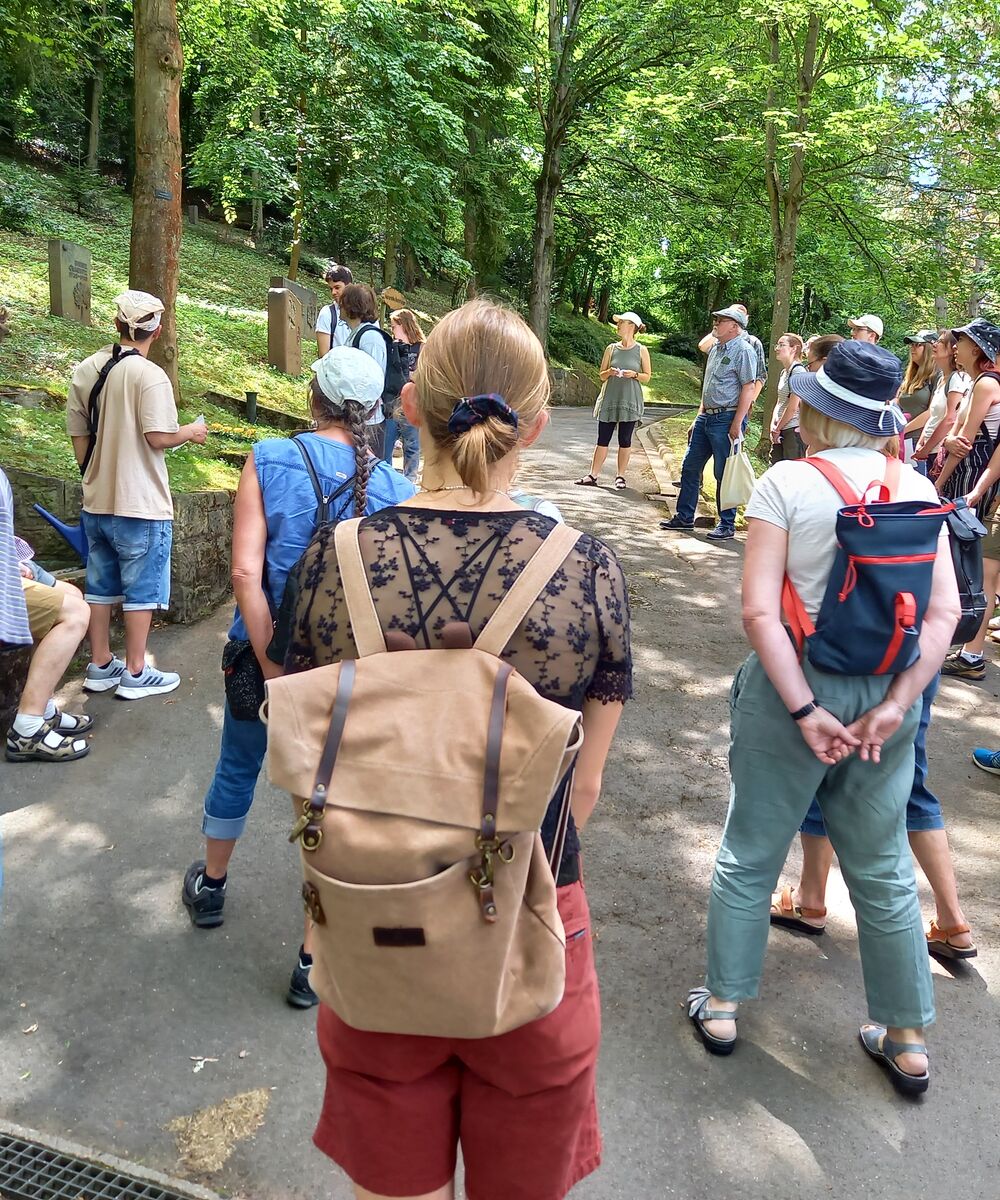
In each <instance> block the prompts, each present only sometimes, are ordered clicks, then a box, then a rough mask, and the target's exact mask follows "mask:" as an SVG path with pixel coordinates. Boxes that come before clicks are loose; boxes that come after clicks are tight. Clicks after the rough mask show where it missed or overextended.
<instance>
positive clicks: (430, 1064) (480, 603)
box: [267, 300, 632, 1200]
mask: <svg viewBox="0 0 1000 1200" xmlns="http://www.w3.org/2000/svg"><path fill="white" fill-rule="evenodd" d="M548 394H549V383H548V375H547V371H546V364H545V357H544V354H543V352H542V348H541V345H540V344H539V342H538V340H537V339H536V338H535V336H534V334H533V333H532V332H531V331H530V329H529V328H528V326H527V325H526V324H525V322H524V321H523V320H522V319H521V317H519V316H518V315H517V314H515V313H513V312H511V311H510V310H508V309H505V308H503V307H501V306H499V305H497V304H494V303H492V302H489V301H485V300H475V301H472V302H470V303H468V304H466V305H464V306H463V307H462V308H460V309H457V310H456V311H454V312H451V313H449V314H448V315H447V316H446V317H445V318H444V319H443V320H442V321H441V322H440V324H439V325H438V326H437V327H436V328H435V329H434V331H433V332H432V333H431V334H430V336H429V337H428V340H427V342H426V343H425V346H424V350H423V353H422V354H421V357H420V361H419V364H418V366H417V369H416V371H415V372H414V377H413V380H412V381H411V382H409V383H408V384H407V385H406V387H405V389H404V391H403V395H402V405H403V411H404V412H405V414H406V417H407V419H408V420H409V421H411V422H412V423H413V424H414V425H416V426H418V427H420V429H421V436H422V439H423V444H424V450H425V466H424V472H423V485H424V490H422V491H420V492H418V493H417V494H416V495H415V496H414V497H413V498H412V499H411V500H408V501H406V502H405V503H404V504H401V505H399V506H397V507H394V508H389V509H386V510H384V511H383V512H381V513H379V514H377V515H375V516H372V517H366V518H365V519H363V520H361V521H359V522H345V523H343V525H342V529H341V533H339V534H337V533H336V531H335V530H333V529H332V528H331V529H330V530H325V531H321V532H320V533H319V534H318V535H317V537H316V538H315V539H314V541H313V543H312V545H311V546H310V547H309V549H308V550H307V551H306V554H305V556H304V558H303V561H302V564H301V568H300V574H299V579H300V584H301V590H300V592H299V598H298V603H297V607H296V611H295V614H294V617H293V618H292V619H291V621H290V624H289V628H288V629H286V630H285V631H284V635H285V637H286V640H287V655H286V659H285V665H286V671H287V673H286V675H285V677H284V678H283V679H281V680H279V681H277V682H275V683H272V684H269V686H268V702H267V707H268V723H269V743H268V745H269V754H270V755H271V756H272V757H271V779H272V782H273V783H276V784H277V785H278V786H279V787H283V788H285V789H286V790H288V791H290V792H292V794H293V796H294V797H295V798H296V813H299V812H300V811H301V814H302V815H301V816H300V817H299V820H298V822H297V823H296V826H295V828H294V829H293V831H292V833H293V837H294V838H296V839H298V840H300V842H301V847H302V856H303V861H304V871H305V878H306V882H305V884H304V887H303V895H304V898H305V900H306V904H307V908H308V909H309V911H310V912H311V913H312V914H313V917H314V920H316V921H317V922H318V924H317V927H316V944H317V948H316V950H315V962H316V968H315V970H314V986H315V988H316V990H317V992H318V993H319V996H320V999H321V1007H320V1014H319V1021H318V1037H319V1043H320V1049H321V1051H322V1054H323V1057H324V1059H325V1062H326V1067H327V1083H326V1097H325V1101H324V1105H323V1112H322V1116H321V1117H320V1121H319V1125H318V1128H317V1130H316V1132H315V1135H314V1140H315V1142H316V1145H317V1146H318V1147H319V1148H320V1149H321V1150H323V1151H324V1153H326V1154H328V1155H329V1156H330V1157H331V1158H332V1159H333V1160H334V1161H335V1162H337V1163H338V1164H339V1165H340V1166H341V1167H342V1168H343V1169H344V1170H345V1171H346V1172H347V1174H348V1175H349V1176H350V1177H351V1179H352V1180H353V1182H354V1185H355V1189H356V1195H357V1196H358V1197H359V1200H380V1198H381V1197H389V1196H393V1197H411V1198H419V1200H452V1198H453V1197H454V1195H455V1185H454V1173H455V1165H456V1158H457V1149H458V1146H459V1144H461V1147H462V1157H463V1161H464V1165H465V1179H466V1188H467V1190H468V1194H469V1195H470V1196H475V1197H476V1200H508V1198H509V1197H510V1196H513V1195H515V1194H516V1195H522V1194H523V1195H527V1194H528V1192H527V1191H525V1190H524V1188H525V1181H526V1180H530V1181H531V1183H530V1195H531V1196H532V1197H533V1198H535V1200H561V1198H562V1197H563V1196H565V1195H566V1193H567V1192H568V1191H569V1190H570V1188H572V1187H573V1185H574V1184H576V1183H577V1182H578V1181H579V1180H580V1179H582V1178H584V1177H585V1176H586V1175H588V1174H589V1173H590V1172H592V1171H594V1170H595V1169H596V1168H597V1166H598V1165H599V1162H600V1155H601V1144H600V1134H599V1130H598V1125H597V1111H596V1104H595V1090H594V1080H595V1072H596V1066H597V1054H598V1045H599V1041H600V1001H599V996H598V989H597V978H596V974H595V970H594V958H593V949H592V945H591V934H590V922H589V914H588V909H587V900H586V896H585V894H584V890H583V883H582V878H581V870H580V842H579V837H578V833H579V831H580V830H581V829H582V828H583V827H584V825H585V824H586V822H587V819H588V818H589V817H590V815H591V813H592V812H593V809H594V806H595V804H596V803H597V800H598V797H599V794H600V790H601V777H602V772H603V769H604V763H605V759H606V757H607V754H608V751H609V748H610V746H611V742H612V739H613V737H614V733H615V729H616V727H617V725H618V721H619V718H620V715H621V712H622V706H623V704H624V702H625V701H626V700H628V699H629V698H630V697H631V694H632V662H631V649H630V635H629V610H628V598H627V593H626V588H625V580H624V577H623V574H622V570H621V567H620V566H619V564H618V561H617V559H616V557H615V555H614V552H613V551H612V550H611V549H610V548H609V547H608V546H606V545H605V544H604V543H602V542H601V541H599V540H598V539H597V538H594V537H591V536H589V535H587V534H581V533H577V532H575V531H572V530H568V528H567V526H565V525H559V524H557V523H556V522H554V521H553V520H552V519H551V518H550V517H547V516H544V515H542V514H540V513H538V512H533V511H526V510H525V509H524V508H523V507H521V506H520V505H518V504H517V503H516V502H515V501H514V500H513V499H511V497H510V490H511V482H512V480H513V478H514V475H515V472H516V470H517V466H518V459H519V455H520V452H521V450H522V449H524V448H527V447H528V446H530V445H531V444H532V443H533V442H534V441H535V440H536V439H537V438H538V437H539V435H540V434H541V433H542V431H543V429H544V428H545V425H546V423H547V420H548V413H547V405H548ZM279 632H280V630H279ZM395 651H402V652H401V653H395ZM383 664H384V665H383ZM299 672H305V674H298V673H299ZM452 680H453V681H454V683H453V684H452V683H451V681H452ZM477 681H478V682H477ZM480 684H481V685H482V686H480ZM380 688H381V689H382V690H380ZM491 692H492V700H491V699H490V695H491ZM435 697H436V698H435ZM414 726H416V728H414ZM581 727H582V734H583V737H582V748H581ZM382 738H384V739H385V741H386V742H387V743H389V744H391V746H392V752H391V753H389V752H383V751H384V749H385V748H384V747H382V741H381V739H382ZM404 743H405V752H401V746H402V745H403V744H404ZM380 747H381V749H380ZM574 758H575V778H574V777H573V769H572V767H570V768H569V769H567V764H572V763H573V761H574ZM483 764H485V775H484V771H483ZM480 805H481V816H480ZM532 805H534V808H533V809H532ZM470 813H472V814H473V816H472V818H471V821H472V828H467V825H468V824H469V822H470V816H469V814H470ZM532 813H533V815H532ZM480 820H481V824H480ZM348 840H349V841H350V845H349V846H348V845H345V841H348ZM348 851H349V853H348ZM338 856H339V857H338ZM465 856H468V857H465ZM456 859H457V860H456ZM449 863H451V864H453V865H450V866H449ZM373 864H375V865H373ZM379 864H380V865H379ZM470 868H471V869H470ZM378 872H381V874H379V873H378ZM435 897H437V898H435ZM443 897H447V900H446V901H445V900H443V899H442V898H443ZM456 928H458V929H459V934H458V935H454V930H455V929H456ZM454 936H457V937H458V940H457V941H454V945H455V947H456V950H455V953H454V955H452V952H451V951H450V950H449V948H448V947H449V945H451V944H452V943H449V941H448V939H449V937H454ZM463 938H464V941H463V940H462V939H463ZM463 955H464V957H463ZM542 960H544V964H543V967H540V966H539V964H540V963H542ZM498 964H499V966H498ZM494 968H497V969H496V970H495V969H494ZM484 1034H485V1036H484Z"/></svg>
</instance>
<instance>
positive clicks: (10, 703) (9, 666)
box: [0, 468, 32, 738]
mask: <svg viewBox="0 0 1000 1200" xmlns="http://www.w3.org/2000/svg"><path fill="white" fill-rule="evenodd" d="M21 578H22V572H21V570H20V567H19V564H18V555H17V540H16V539H15V537H14V493H13V490H12V488H11V486H10V480H9V479H8V478H7V476H6V474H5V472H4V471H3V469H2V468H0V737H2V738H6V737H7V731H8V730H9V729H10V725H11V722H12V721H13V720H14V717H15V715H16V714H17V705H18V701H19V700H20V698H21V691H22V689H23V688H24V681H25V680H26V679H27V677H28V664H29V663H30V662H31V644H32V643H31V629H30V628H29V626H28V609H27V606H26V605H25V602H24V588H23V587H22V585H21Z"/></svg>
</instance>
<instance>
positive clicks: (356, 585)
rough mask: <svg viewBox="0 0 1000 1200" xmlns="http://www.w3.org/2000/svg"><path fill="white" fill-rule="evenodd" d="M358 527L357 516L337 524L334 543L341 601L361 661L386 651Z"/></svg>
mask: <svg viewBox="0 0 1000 1200" xmlns="http://www.w3.org/2000/svg"><path fill="white" fill-rule="evenodd" d="M360 526H361V518H360V517H355V518H353V519H352V520H350V521H340V522H338V524H337V525H336V527H335V529H334V534H333V544H334V548H335V549H336V551H337V565H338V567H339V568H340V578H341V581H342V582H343V585H344V600H345V602H346V604H347V615H348V617H349V618H350V621H351V630H352V632H353V633H354V644H355V645H356V646H357V648H358V657H359V658H364V657H365V656H366V655H368V654H381V653H382V652H383V651H384V650H385V636H384V634H383V633H382V626H381V624H380V623H379V619H378V613H377V612H376V611H375V601H374V600H373V599H372V590H371V588H370V587H369V586H368V573H367V572H366V571H365V563H364V559H363V558H362V557H361V543H360V542H359V541H358V537H359V530H360Z"/></svg>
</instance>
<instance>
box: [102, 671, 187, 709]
mask: <svg viewBox="0 0 1000 1200" xmlns="http://www.w3.org/2000/svg"><path fill="white" fill-rule="evenodd" d="M180 682H181V677H180V676H179V675H177V674H175V673H174V672H173V671H158V670H157V669H156V668H155V667H151V666H150V665H149V663H146V665H145V666H144V667H143V669H142V673H141V674H140V675H132V674H130V673H129V672H128V671H123V672H122V675H121V679H120V681H119V683H118V690H117V691H116V692H115V695H116V696H117V697H118V699H119V700H142V699H143V697H145V696H162V695H164V694H165V693H167V692H172V691H173V690H174V688H176V687H180Z"/></svg>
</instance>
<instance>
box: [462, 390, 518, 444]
mask: <svg viewBox="0 0 1000 1200" xmlns="http://www.w3.org/2000/svg"><path fill="white" fill-rule="evenodd" d="M490 417H496V418H497V420H498V421H503V423H504V424H505V425H509V426H510V427H511V429H517V413H516V412H515V411H514V410H513V409H512V408H511V406H510V405H509V404H508V403H507V401H506V400H504V398H503V396H499V395H497V393H496V392H490V394H489V395H488V396H464V397H463V398H462V399H461V400H459V402H458V403H457V404H456V405H455V407H454V408H453V409H452V410H451V416H450V417H449V418H448V432H449V433H450V434H451V435H452V437H461V435H462V434H463V433H466V432H467V431H468V430H470V429H471V428H472V427H473V426H474V425H482V423H483V422H484V421H486V420H488V419H489V418H490Z"/></svg>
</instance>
